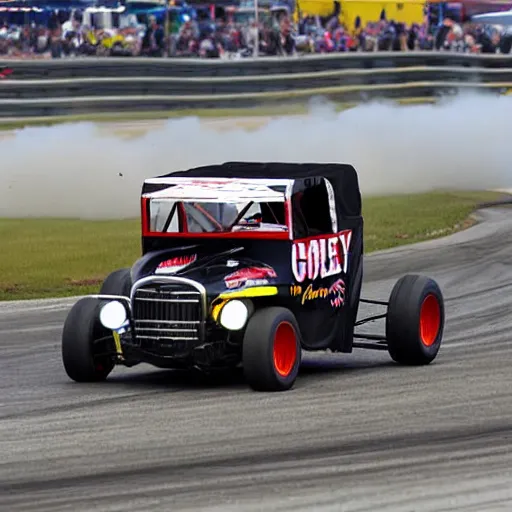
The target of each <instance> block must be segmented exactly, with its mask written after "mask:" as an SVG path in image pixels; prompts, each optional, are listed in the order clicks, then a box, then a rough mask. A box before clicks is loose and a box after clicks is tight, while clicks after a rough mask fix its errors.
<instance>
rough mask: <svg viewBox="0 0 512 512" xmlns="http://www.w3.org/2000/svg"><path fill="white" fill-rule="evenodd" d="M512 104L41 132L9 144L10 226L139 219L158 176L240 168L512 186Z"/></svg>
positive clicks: (318, 108) (322, 110) (388, 185)
mask: <svg viewBox="0 0 512 512" xmlns="http://www.w3.org/2000/svg"><path fill="white" fill-rule="evenodd" d="M510 112H512V97H510V96H486V95H482V96H480V95H464V96H458V97H456V98H455V99H450V100H444V101H442V102H441V103H439V104H437V105H415V106H396V105H392V104H386V103H379V102H376V103H368V104H364V105H360V106H357V107H355V108H353V109H350V110H346V111H344V112H341V113H337V112H335V110H334V108H333V107H332V106H331V105H329V103H324V102H322V101H320V102H312V104H311V107H310V111H309V114H308V115H307V116H303V117H285V118H275V119H272V120H269V122H268V123H267V124H265V125H263V126H262V127H260V128H257V129H253V130H249V131H248V130H245V129H243V128H235V129H229V130H221V131H219V130H214V129H212V128H211V127H207V126H205V125H204V124H203V123H202V122H201V121H200V120H199V119H197V118H182V119H172V120H169V121H167V122H166V123H165V124H164V125H163V127H155V129H152V130H150V131H148V132H147V133H146V134H145V135H142V136H140V137H138V138H135V139H126V138H121V137H119V136H118V135H115V134H112V133H108V132H107V131H106V130H99V129H98V128H97V127H96V126H95V125H94V124H93V123H77V124H67V125H57V126H53V127H33V128H25V129H21V130H18V131H16V133H15V134H14V136H13V137H6V138H2V139H0V149H1V154H2V156H3V159H2V160H3V161H2V171H1V172H0V217H35V216H37V217H75V218H77V217H80V218H89V219H92V218H95V219H108V218H126V217H138V215H139V194H140V190H141V185H142V181H143V180H144V179H145V178H146V177H151V176H157V175H160V174H166V173H169V172H173V171H177V170H182V169H186V168H189V167H194V166H198V165H207V164H213V163H222V162H225V161H229V160H251V161H290V162H302V161H310V162H311V161H318V162H345V163H351V164H353V165H354V166H355V167H356V169H357V171H358V173H359V180H360V186H361V190H362V193H363V195H366V196H368V195H383V194H393V193H414V192H422V191H428V190H432V189H446V188H456V189H467V190H470V189H482V188H507V187H512V169H511V168H510V162H511V160H512V159H511V150H510V132H509V126H510V121H509V119H510V114H509V113H510Z"/></svg>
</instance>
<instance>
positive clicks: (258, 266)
mask: <svg viewBox="0 0 512 512" xmlns="http://www.w3.org/2000/svg"><path fill="white" fill-rule="evenodd" d="M150 275H162V276H176V277H185V278H187V279H192V280H194V281H197V282H199V283H201V284H202V285H203V286H204V287H205V288H206V291H207V294H208V295H209V296H211V295H215V296H216V295H218V294H220V293H223V292H226V291H235V290H240V289H243V288H245V287H248V286H265V285H270V284H274V285H276V284H279V275H278V270H277V269H276V268H275V267H274V266H271V265H269V264H268V263H266V262H263V261H261V259H255V258H254V257H250V255H248V254H247V251H246V250H245V248H244V247H241V246H239V247H233V248H231V249H228V250H224V251H219V252H211V251H207V250H205V249H204V248H202V247H201V246H200V245H191V246H186V247H185V246H184V247H179V248H174V249H166V250H160V251H155V252H151V253H148V254H146V255H144V256H143V257H142V258H140V259H139V260H138V261H137V262H136V263H135V264H134V266H133V267H132V282H135V281H136V280H138V279H140V278H142V277H147V276H150Z"/></svg>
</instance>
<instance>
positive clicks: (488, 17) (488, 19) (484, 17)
mask: <svg viewBox="0 0 512 512" xmlns="http://www.w3.org/2000/svg"><path fill="white" fill-rule="evenodd" d="M471 21H473V22H475V23H485V24H487V25H512V9H511V10H510V11H501V12H487V13H485V14H475V16H471Z"/></svg>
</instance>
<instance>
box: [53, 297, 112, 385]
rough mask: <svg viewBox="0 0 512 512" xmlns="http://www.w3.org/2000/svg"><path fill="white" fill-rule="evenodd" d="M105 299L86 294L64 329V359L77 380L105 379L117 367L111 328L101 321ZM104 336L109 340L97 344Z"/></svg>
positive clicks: (69, 372) (92, 380)
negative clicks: (110, 347) (110, 348)
mask: <svg viewBox="0 0 512 512" xmlns="http://www.w3.org/2000/svg"><path fill="white" fill-rule="evenodd" d="M100 305H101V302H100V301H99V300H97V299H93V298H90V297H84V298H82V299H80V300H79V301H78V302H76V303H75V305H74V306H73V307H72V308H71V310H70V312H69V314H68V316H67V318H66V321H65V323H64V329H63V331H62V362H63V364H64V369H65V370H66V373H67V374H68V377H69V378H70V379H72V380H74V381H76V382H98V381H104V380H105V379H106V378H107V377H108V375H109V374H110V372H111V371H112V370H113V368H114V364H115V363H114V361H113V358H112V357H111V356H109V355H105V352H107V350H108V341H107V340H108V338H107V337H108V335H109V331H107V330H106V329H105V328H104V327H103V326H102V325H101V324H100V321H99V310H100ZM100 338H106V340H105V341H103V342H99V343H95V342H96V341H97V340H99V339H100Z"/></svg>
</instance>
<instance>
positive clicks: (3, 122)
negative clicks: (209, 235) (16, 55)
mask: <svg viewBox="0 0 512 512" xmlns="http://www.w3.org/2000/svg"><path fill="white" fill-rule="evenodd" d="M388 101H391V100H388ZM434 102H435V99H433V98H406V99H403V100H396V101H395V103H397V104H399V105H411V104H417V103H422V104H423V103H434ZM333 105H334V108H335V110H336V111H338V112H341V111H342V110H346V109H349V108H352V107H355V106H356V105H357V103H334V104H333ZM309 109H310V106H309V105H308V104H306V103H293V104H288V105H283V104H281V105H264V104H263V105H261V106H259V107H253V108H204V109H180V110H162V111H150V112H122V113H119V112H106V113H98V114H73V115H64V116H49V117H27V118H16V119H0V130H17V129H21V128H25V127H28V126H52V125H56V124H62V123H78V122H92V123H109V122H110V123H112V122H114V123H119V122H132V121H152V120H165V119H176V118H180V117H190V116H194V117H199V118H204V119H208V118H219V117H232V118H235V117H253V116H254V117H267V116H289V115H305V114H307V113H308V111H309Z"/></svg>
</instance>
